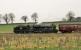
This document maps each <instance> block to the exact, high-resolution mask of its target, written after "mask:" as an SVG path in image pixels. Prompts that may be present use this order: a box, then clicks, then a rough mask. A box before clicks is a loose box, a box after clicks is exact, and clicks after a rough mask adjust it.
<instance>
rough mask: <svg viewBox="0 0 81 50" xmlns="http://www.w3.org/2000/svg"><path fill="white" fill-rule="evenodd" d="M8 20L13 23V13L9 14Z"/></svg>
mask: <svg viewBox="0 0 81 50" xmlns="http://www.w3.org/2000/svg"><path fill="white" fill-rule="evenodd" d="M9 18H10V21H11V23H13V21H14V18H15V15H14V14H13V13H9Z"/></svg>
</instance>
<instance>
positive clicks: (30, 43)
mask: <svg viewBox="0 0 81 50" xmlns="http://www.w3.org/2000/svg"><path fill="white" fill-rule="evenodd" d="M0 48H2V49H3V50H81V34H80V33H72V34H69V33H67V34H53V33H50V34H0ZM0 50H1V49H0Z"/></svg>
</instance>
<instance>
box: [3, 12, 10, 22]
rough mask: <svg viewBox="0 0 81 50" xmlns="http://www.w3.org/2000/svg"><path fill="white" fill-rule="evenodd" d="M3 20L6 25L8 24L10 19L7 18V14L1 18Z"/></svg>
mask: <svg viewBox="0 0 81 50" xmlns="http://www.w3.org/2000/svg"><path fill="white" fill-rule="evenodd" d="M3 19H4V21H5V22H6V24H8V23H9V21H10V18H9V16H8V14H5V15H4V16H3Z"/></svg>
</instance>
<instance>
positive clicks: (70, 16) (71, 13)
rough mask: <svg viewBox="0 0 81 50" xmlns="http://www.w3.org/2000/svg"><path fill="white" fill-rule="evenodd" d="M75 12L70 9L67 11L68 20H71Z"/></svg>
mask: <svg viewBox="0 0 81 50" xmlns="http://www.w3.org/2000/svg"><path fill="white" fill-rule="evenodd" d="M74 16H75V14H74V13H73V12H72V11H69V13H68V14H67V17H68V21H70V22H71V21H72V19H74Z"/></svg>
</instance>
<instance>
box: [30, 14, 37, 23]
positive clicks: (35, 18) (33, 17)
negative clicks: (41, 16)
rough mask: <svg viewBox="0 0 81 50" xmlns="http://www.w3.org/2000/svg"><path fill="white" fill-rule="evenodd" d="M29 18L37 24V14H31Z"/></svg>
mask: <svg viewBox="0 0 81 50" xmlns="http://www.w3.org/2000/svg"><path fill="white" fill-rule="evenodd" d="M31 18H32V19H33V21H34V22H35V24H36V23H37V18H38V14H37V13H33V14H32V16H31Z"/></svg>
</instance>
